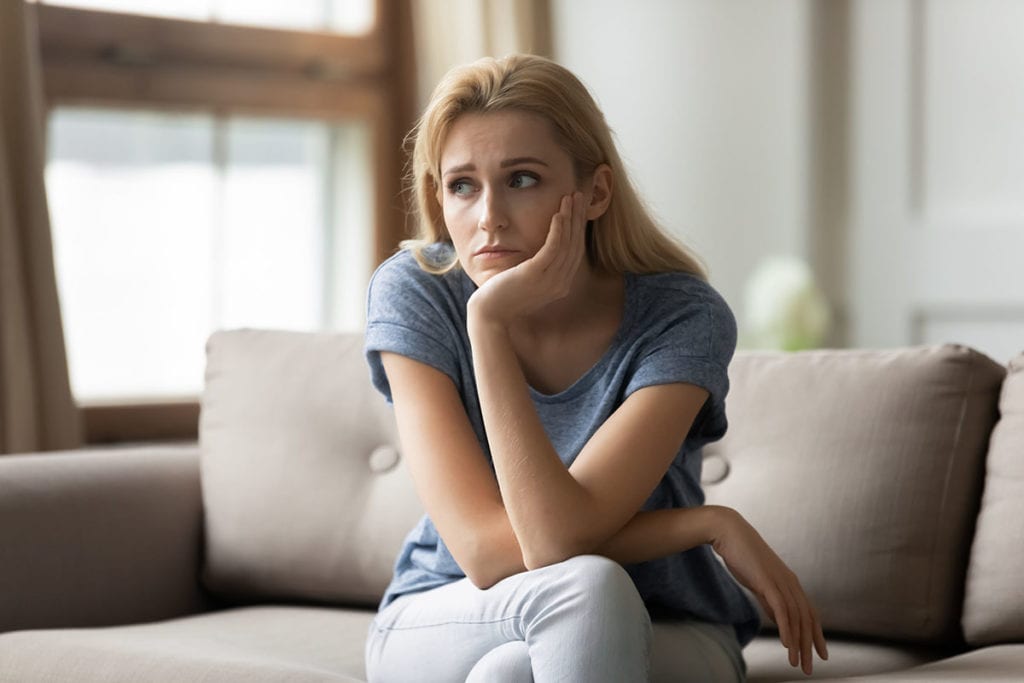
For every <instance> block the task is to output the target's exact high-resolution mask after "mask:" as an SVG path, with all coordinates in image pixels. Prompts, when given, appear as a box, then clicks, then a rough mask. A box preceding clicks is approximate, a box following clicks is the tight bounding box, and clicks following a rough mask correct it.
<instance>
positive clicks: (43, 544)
mask: <svg viewBox="0 0 1024 683" xmlns="http://www.w3.org/2000/svg"><path fill="white" fill-rule="evenodd" d="M361 343H362V342H361V338H360V337H358V336H351V335H336V334H307V333H297V332H283V331H266V330H248V329H247V330H232V331H223V332H218V333H215V334H214V335H212V336H211V337H210V339H209V342H208V345H207V371H206V385H205V390H204V394H203V403H202V413H201V421H200V438H199V444H198V445H197V444H175V445H166V446H148V447H140V448H118V449H106V450H102V449H100V450H85V451H77V452H65V453H47V454H25V455H13V456H4V457H0V680H3V681H17V682H19V683H21V682H27V683H30V682H33V681H47V682H50V681H75V682H89V681H125V682H127V681H132V682H136V681H211V682H220V681H227V682H231V681H246V682H252V681H295V682H304V681H359V680H363V679H362V676H363V663H362V656H363V640H364V635H365V632H366V629H367V627H368V625H369V623H370V619H371V617H372V614H373V607H374V605H375V604H376V602H377V600H378V598H379V596H380V594H381V591H382V590H383V588H384V586H385V584H386V582H387V581H388V578H389V576H390V571H391V565H392V562H393V559H394V555H395V553H396V551H397V549H398V546H399V544H400V541H401V539H402V537H403V536H404V534H405V533H406V531H407V529H408V528H410V527H411V526H412V524H413V523H414V521H415V519H416V518H417V517H418V515H419V514H420V509H419V505H418V503H417V500H416V497H415V493H414V490H413V487H412V484H411V482H410V480H409V479H408V476H407V474H406V472H405V471H404V468H403V467H402V465H401V462H400V457H399V451H398V449H397V447H396V441H395V438H396V437H395V432H394V426H393V424H392V417H391V413H390V409H389V408H388V407H387V406H386V404H384V402H383V400H382V399H381V398H380V396H379V395H378V394H376V393H375V392H374V391H373V390H372V389H371V387H370V385H369V381H368V378H367V371H366V369H365V364H364V361H363V357H362V351H361ZM731 377H732V381H733V388H732V393H731V394H730V398H729V404H728V405H729V414H730V422H731V426H730V430H729V434H728V435H727V437H726V438H725V439H724V440H722V441H721V442H720V443H717V444H714V446H713V447H709V448H707V449H706V451H705V454H704V457H705V471H704V479H705V484H706V490H707V493H708V499H709V502H715V503H721V504H727V505H731V506H734V507H736V508H737V509H739V510H740V511H741V512H742V513H743V514H744V515H745V516H746V517H747V518H748V519H749V520H751V521H752V522H753V523H754V524H755V526H757V527H758V528H759V529H760V530H761V531H762V533H763V535H764V536H765V537H766V539H767V540H768V541H769V542H770V543H771V544H772V545H773V546H775V547H776V549H777V550H778V551H779V553H780V554H781V555H782V556H783V557H784V558H785V559H786V560H787V561H788V562H789V563H790V565H791V566H792V567H793V568H794V569H795V570H796V572H797V573H798V575H799V576H800V577H801V579H802V581H803V584H804V586H805V588H806V589H807V591H808V592H809V593H810V595H811V596H812V597H813V599H814V600H815V602H816V603H817V604H818V605H819V607H820V612H821V616H822V619H823V621H824V624H825V627H826V631H827V633H828V635H829V642H830V651H831V654H832V656H831V659H830V660H829V661H828V662H824V663H816V668H815V675H814V678H815V679H821V680H839V679H842V680H851V678H848V677H855V676H865V678H863V679H861V678H858V679H857V680H874V681H882V680H884V681H965V682H966V681H971V682H972V683H973V682H975V681H1008V680H1024V356H1022V357H1020V358H1018V359H1017V360H1016V361H1014V362H1013V363H1011V366H1010V368H1009V374H1007V369H1006V368H1003V367H1002V366H999V365H997V364H996V363H994V362H992V361H990V360H989V359H987V358H986V357H984V356H982V355H980V354H978V353H975V352H973V351H970V350H968V349H965V348H963V347H955V346H945V347H921V348H907V349H898V350H889V351H819V352H808V353H800V354H790V355H786V354H770V353H769V354H755V353H740V354H738V356H737V358H736V359H735V361H734V363H733V366H732V368H731ZM990 435H991V439H990ZM671 644H672V632H671V630H669V629H668V628H667V627H665V626H664V625H656V626H655V650H656V651H657V650H658V649H659V648H665V647H671ZM745 655H746V658H747V660H748V663H749V670H750V674H749V680H751V681H759V682H767V681H783V680H801V679H802V678H803V677H802V675H801V674H800V673H799V672H798V671H796V670H794V669H791V668H789V666H788V665H787V663H786V660H785V652H784V650H783V649H782V647H781V646H780V645H779V644H778V641H777V639H776V638H775V637H774V636H773V635H771V634H770V633H768V634H765V635H763V636H762V637H760V638H759V639H758V640H756V641H755V642H754V643H752V644H751V645H750V646H749V647H748V648H747V649H746V651H745ZM438 656H441V657H443V656H444V653H443V652H439V653H438ZM655 669H657V666H655ZM655 673H656V676H655V678H656V679H658V680H671V679H670V678H662V677H660V675H658V672H657V671H656V672H655ZM698 678H699V675H698Z"/></svg>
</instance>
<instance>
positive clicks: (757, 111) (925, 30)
mask: <svg viewBox="0 0 1024 683" xmlns="http://www.w3.org/2000/svg"><path fill="white" fill-rule="evenodd" d="M552 22H553V31H552V36H553V43H554V56H555V58H556V59H557V60H558V61H560V62H562V63H563V64H565V65H566V66H568V67H569V68H570V69H572V70H574V71H575V72H576V73H578V74H579V75H580V76H581V77H582V78H583V80H584V81H585V82H586V83H588V84H589V86H590V87H591V89H592V91H593V92H594V94H595V96H596V97H597V99H598V101H599V102H600V104H601V105H602V106H603V108H604V110H605V113H606V115H607V117H608V120H609V123H610V124H611V126H612V128H613V129H615V130H616V131H617V132H618V138H619V142H620V148H621V151H622V152H623V154H624V156H625V157H626V158H627V160H628V161H629V162H631V164H632V167H633V173H634V178H635V179H636V180H637V181H638V184H639V186H640V188H641V190H642V191H643V192H645V194H646V196H647V198H648V199H649V201H650V203H651V204H652V206H653V207H654V208H655V209H656V211H657V213H658V214H660V216H661V217H662V218H663V221H664V223H665V224H666V226H667V227H668V228H669V229H670V230H672V231H673V232H674V233H675V234H677V235H678V236H680V237H682V238H683V239H684V240H686V241H688V242H689V243H690V244H691V245H692V246H694V247H695V248H696V249H697V251H698V252H700V253H701V254H702V255H703V256H704V257H705V258H706V260H707V261H708V263H709V265H710V266H711V271H712V272H711V275H712V282H713V284H715V285H716V286H717V287H718V289H719V290H720V291H721V292H722V293H723V294H724V295H725V297H726V298H727V299H728V300H729V302H730V304H732V306H733V308H734V310H735V311H736V312H737V315H738V317H739V318H740V325H741V328H740V329H741V339H742V336H743V334H742V333H743V325H744V321H745V311H744V302H743V290H744V283H745V281H746V280H747V278H748V277H749V276H750V273H751V272H752V270H753V268H754V267H755V265H756V264H757V263H758V262H760V261H761V259H763V258H765V257H767V256H769V255H773V254H783V255H794V256H799V257H803V258H804V259H806V260H807V261H808V262H810V264H811V266H812V267H813V269H814V270H815V271H816V276H817V278H818V280H819V282H820V283H821V285H822V286H823V288H824V290H825V293H826V295H827V297H828V299H829V303H830V305H831V307H832V310H833V314H834V319H835V324H834V326H833V331H832V334H831V335H830V336H829V337H828V338H827V340H826V342H827V343H829V344H837V345H848V346H860V347H892V346H905V345H910V344H922V343H929V344H930V343H943V342H952V343H961V344H967V345H970V346H973V347H975V348H977V349H979V350H982V351H984V352H986V353H988V354H989V355H991V356H992V357H993V358H995V359H996V360H999V361H1005V360H1007V359H1009V358H1010V357H1011V356H1012V355H1014V354H1016V353H1018V352H1020V351H1022V350H1024V265H1022V264H1024V76H1022V68H1024V41H1022V40H1020V36H1021V30H1022V27H1024V3H1022V2H1020V0H972V1H971V2H966V1H964V0H834V1H832V0H830V1H829V2H825V0H821V1H820V2H814V0H772V1H771V2H767V1H762V0H634V1H632V2H622V1H621V0H616V1H615V2H612V1H611V0H552Z"/></svg>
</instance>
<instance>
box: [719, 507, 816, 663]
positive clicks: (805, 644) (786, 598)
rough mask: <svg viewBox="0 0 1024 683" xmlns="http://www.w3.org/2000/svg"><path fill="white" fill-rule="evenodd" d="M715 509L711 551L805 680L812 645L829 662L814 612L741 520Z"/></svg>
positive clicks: (793, 577) (790, 576)
mask: <svg viewBox="0 0 1024 683" xmlns="http://www.w3.org/2000/svg"><path fill="white" fill-rule="evenodd" d="M716 507H717V506H716ZM717 509H718V511H719V513H720V514H719V523H718V524H716V525H715V526H716V531H715V535H714V538H713V539H712V547H713V548H714V549H715V552H717V553H718V554H719V555H720V556H721V558H722V559H723V560H724V561H725V565H726V567H728V569H729V571H730V572H732V574H733V576H735V577H736V580H737V581H739V582H740V583H741V584H743V585H744V586H746V587H747V588H748V589H749V590H750V591H751V592H752V593H753V594H754V596H755V597H756V598H757V600H758V601H759V602H760V603H761V607H762V608H764V611H765V612H766V613H767V614H768V616H769V617H771V619H772V620H773V621H774V622H775V623H776V625H777V626H778V627H779V638H780V640H781V641H782V644H783V646H784V647H786V648H787V649H788V650H789V663H790V665H791V666H800V667H801V669H802V670H803V672H804V673H805V674H807V675H810V674H811V671H812V668H813V661H812V660H813V654H812V652H811V646H812V645H813V646H814V649H815V650H817V652H818V656H819V657H821V658H822V659H828V647H827V645H826V644H825V636H824V634H823V633H822V631H821V622H820V621H819V619H818V613H817V611H816V610H815V609H814V606H813V605H812V604H811V602H810V600H809V599H808V597H807V595H806V594H805V593H804V590H803V588H802V587H801V586H800V580H799V579H798V578H797V576H796V574H794V573H793V571H792V570H791V569H790V568H789V567H787V566H786V563H785V562H783V561H782V559H781V558H780V557H779V556H778V555H776V554H775V551H774V550H772V549H771V547H770V546H769V545H768V544H767V543H766V542H765V540H764V539H763V538H761V535H760V534H759V533H757V530H756V529H754V527H753V526H751V525H750V523H749V522H747V520H745V519H744V518H743V516H742V515H740V514H739V513H738V512H736V511H735V510H732V509H731V508H726V507H718V508H717Z"/></svg>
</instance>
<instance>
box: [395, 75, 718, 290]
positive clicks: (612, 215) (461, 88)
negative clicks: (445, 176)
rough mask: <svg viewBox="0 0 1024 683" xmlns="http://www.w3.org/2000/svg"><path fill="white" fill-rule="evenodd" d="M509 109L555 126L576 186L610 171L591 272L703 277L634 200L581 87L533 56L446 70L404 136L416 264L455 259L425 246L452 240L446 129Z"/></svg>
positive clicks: (433, 268)
mask: <svg viewBox="0 0 1024 683" xmlns="http://www.w3.org/2000/svg"><path fill="white" fill-rule="evenodd" d="M507 110H518V111H525V112H532V113H535V114H539V115H540V116H542V117H543V118H545V119H547V120H548V121H549V122H550V123H551V124H552V125H553V126H554V130H555V132H556V136H557V137H558V138H559V140H560V141H561V143H562V146H563V148H564V149H565V151H566V152H567V153H568V154H569V157H570V158H571V159H572V161H573V167H574V169H575V173H576V178H577V181H579V180H580V179H583V178H589V177H590V176H591V175H592V174H593V172H594V170H595V169H596V168H597V166H598V165H599V164H608V166H609V167H611V172H612V198H611V202H610V204H609V205H608V210H607V211H605V213H604V214H603V215H602V216H601V217H600V218H598V219H596V220H595V221H592V225H591V226H590V228H589V231H590V234H589V236H588V240H587V253H588V257H589V259H590V263H591V264H592V265H593V266H594V267H595V268H597V269H599V270H603V271H606V272H611V273H625V272H632V273H660V272H669V271H683V272H687V273H692V274H694V275H697V276H698V277H700V278H702V279H707V273H706V270H705V268H704V265H703V264H702V263H701V261H700V259H699V258H698V257H697V255H696V254H694V253H693V252H691V251H690V250H689V249H687V248H686V247H685V246H683V245H681V244H679V243H678V242H676V241H675V240H674V239H673V238H671V237H669V236H668V235H667V234H666V233H665V232H664V231H663V230H662V229H661V228H660V227H659V226H658V224H657V223H656V222H655V221H654V219H653V218H652V217H651V215H650V213H649V212H648V210H647V208H646V207H645V206H644V204H643V202H642V201H641V199H640V197H639V196H638V195H637V193H636V190H635V189H634V187H633V184H632V183H631V182H630V180H629V176H628V174H627V173H626V168H625V166H624V165H623V163H622V159H621V158H620V157H619V153H618V151H617V150H616V149H615V143H614V142H613V140H612V134H611V129H609V127H608V124H607V123H606V122H605V120H604V114H602V113H601V110H600V109H599V108H598V106H597V103H596V102H594V99H593V97H591V96H590V93H589V92H588V91H587V89H586V87H585V86H584V85H583V83H581V82H580V80H579V79H578V78H576V76H575V75H573V73H572V72H570V71H569V70H568V69H566V68H565V67H562V66H560V65H558V64H556V63H555V62H553V61H551V60H549V59H545V58H543V57H537V56H534V55H510V56H508V57H504V58H501V59H494V58H492V57H485V58H483V59H480V60H478V61H476V62H473V63H472V64H468V65H465V66H460V67H456V68H454V69H452V70H451V71H449V72H448V73H447V74H446V75H445V77H444V78H443V79H442V80H441V82H440V83H439V84H438V85H437V88H435V89H434V93H433V95H432V96H431V98H430V103H429V104H428V105H427V108H426V110H425V111H424V112H423V115H422V116H421V117H420V119H419V121H418V122H417V124H416V126H415V127H414V128H413V130H412V131H411V132H410V133H409V137H408V138H407V141H409V140H411V141H412V142H413V150H412V168H411V173H410V176H411V178H410V180H411V185H412V188H411V189H412V190H413V192H414V193H415V197H416V205H417V209H418V213H419V228H418V233H417V235H416V237H415V238H414V239H409V240H405V241H403V242H402V245H401V246H402V248H403V249H407V250H409V251H411V252H412V254H413V256H414V257H415V258H416V260H417V262H418V263H419V264H420V267H422V268H423V269H424V270H427V271H429V272H432V273H444V272H447V271H448V270H451V269H452V268H453V267H454V266H455V265H456V264H457V260H456V259H455V258H454V255H453V256H452V257H451V259H450V260H449V261H447V262H438V261H436V260H435V259H434V258H432V257H431V256H430V255H428V254H427V253H426V250H427V249H428V247H430V245H433V244H436V243H438V242H449V243H450V242H451V237H450V236H449V234H448V230H447V228H446V227H445V224H444V217H443V215H442V213H441V206H440V204H439V203H438V199H437V196H438V188H439V187H440V186H441V185H440V182H441V169H440V163H441V151H442V147H443V145H444V142H445V139H446V137H447V135H448V132H449V131H450V130H451V127H452V124H453V123H454V122H455V120H456V119H457V118H458V117H459V116H461V115H463V114H467V113H488V112H495V111H507ZM452 253H453V252H452Z"/></svg>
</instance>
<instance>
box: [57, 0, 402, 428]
mask: <svg viewBox="0 0 1024 683" xmlns="http://www.w3.org/2000/svg"><path fill="white" fill-rule="evenodd" d="M68 4H70V0H69V1H68ZM74 4H75V5H79V7H67V6H57V5H55V4H49V3H47V4H42V3H40V4H39V6H38V8H37V9H38V13H39V25H40V40H41V47H42V54H43V66H44V72H45V73H44V83H45V88H46V95H47V101H48V105H49V120H48V125H47V131H48V135H47V140H48V142H47V154H48V164H47V170H46V182H47V191H48V195H49V200H50V206H51V217H52V224H53V238H54V253H55V263H56V269H57V279H58V287H59V289H60V294H61V306H62V312H63V317H64V327H65V335H66V337H67V348H68V360H69V368H70V373H71V381H72V390H73V392H74V394H75V396H76V400H77V401H78V403H79V405H80V406H81V407H82V410H83V411H84V414H85V422H86V429H87V440H88V441H90V442H106V441H118V440H133V441H134V440H148V439H156V438H175V439H177V438H195V436H196V424H197V422H196V419H197V417H198V396H199V393H200V391H201V389H202V378H203V369H204V365H205V354H204V350H205V348H204V347H205V339H206V337H207V336H208V335H209V334H210V332H212V331H213V330H215V329H221V328H233V327H269V328H278V329H294V330H351V329H359V328H361V326H362V324H363V300H364V293H365V285H366V281H367V279H368V277H369V274H370V272H372V268H373V267H374V266H375V265H376V263H377V262H379V261H380V260H382V259H383V258H384V257H386V256H387V255H388V254H389V253H390V252H391V251H393V249H394V248H395V246H396V245H397V243H398V241H399V240H400V239H401V238H402V237H403V236H404V231H405V211H404V206H403V202H402V198H401V184H400V182H401V181H400V173H401V168H402V166H401V164H402V161H403V160H402V156H401V141H402V136H403V135H404V133H405V131H406V130H407V129H408V127H409V126H410V125H411V102H412V90H413V86H412V83H413V78H412V77H413V74H412V72H411V71H412V70H411V57H410V50H409V45H410V40H409V38H408V6H407V5H406V4H405V3H404V2H402V1H400V0H376V1H374V0H365V2H363V3H362V4H360V3H358V2H356V3H353V2H351V1H349V2H346V1H345V0H316V1H309V0H307V1H306V2H289V3H280V2H273V3H260V2H252V1H250V0H246V1H245V2H242V1H241V0H188V1H187V2H185V1H180V0H176V1H175V2H172V3H169V2H161V1H160V0H75V2H74ZM83 6H88V7H89V8H88V9H86V8H84V7H83ZM95 8H101V9H95ZM108 9H117V10H122V11H129V10H132V11H137V12H139V13H140V14H126V13H117V12H110V11H106V10H108ZM172 11H173V12H174V13H175V15H174V17H168V16H166V15H168V14H170V13H171V12H172ZM142 12H147V13H150V14H152V15H153V16H144V15H143V14H141V13H142ZM158 15H164V16H158ZM243 23H244V24H249V25H242V24H243ZM270 25H274V26H276V27H275V28H268V26H270ZM282 26H283V27H285V28H280V27H282Z"/></svg>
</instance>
